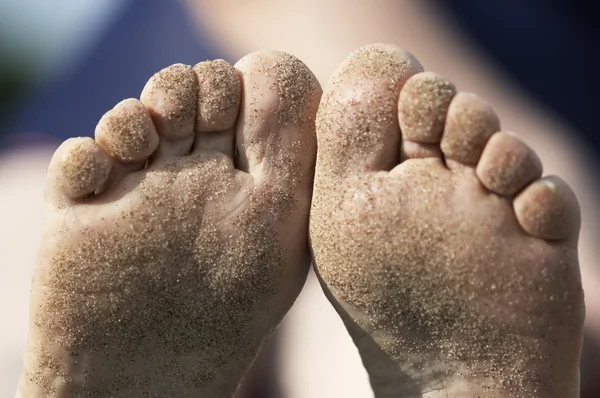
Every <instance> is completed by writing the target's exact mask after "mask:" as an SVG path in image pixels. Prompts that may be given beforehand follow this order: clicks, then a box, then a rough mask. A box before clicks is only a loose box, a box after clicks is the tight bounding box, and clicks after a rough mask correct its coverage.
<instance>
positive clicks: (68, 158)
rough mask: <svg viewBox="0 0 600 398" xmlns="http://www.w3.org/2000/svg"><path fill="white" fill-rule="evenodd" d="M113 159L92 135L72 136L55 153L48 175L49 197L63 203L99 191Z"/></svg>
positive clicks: (50, 200)
mask: <svg viewBox="0 0 600 398" xmlns="http://www.w3.org/2000/svg"><path fill="white" fill-rule="evenodd" d="M112 167H113V160H112V159H111V157H110V156H109V155H108V154H107V153H106V152H105V151H104V150H103V149H102V148H100V146H99V145H98V144H97V143H96V141H94V140H93V139H91V138H89V137H83V138H70V139H68V140H67V141H65V142H64V143H63V144H62V145H61V146H60V147H59V148H58V149H57V150H56V152H55V153H54V155H53V156H52V160H51V161H50V166H49V167H48V173H47V177H46V199H47V200H48V201H49V202H51V203H53V204H55V205H57V206H62V205H65V204H67V203H68V202H69V201H70V200H77V199H81V198H83V197H84V196H87V195H89V194H92V193H94V192H97V191H100V190H101V189H102V188H103V186H104V184H105V183H106V180H107V179H108V176H109V175H110V172H111V170H112Z"/></svg>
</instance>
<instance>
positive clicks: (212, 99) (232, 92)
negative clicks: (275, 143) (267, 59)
mask: <svg viewBox="0 0 600 398" xmlns="http://www.w3.org/2000/svg"><path fill="white" fill-rule="evenodd" d="M194 72H195V73H196V76H197V79H198V94H197V95H198V101H197V102H198V109H197V116H196V141H195V142H194V150H195V151H200V150H204V151H218V152H222V153H224V154H226V155H227V156H228V157H229V158H231V159H232V161H233V155H234V137H235V132H234V130H235V122H236V120H237V118H238V112H239V108H240V101H241V82H240V77H239V75H238V72H237V71H236V69H235V68H234V67H233V66H232V65H231V64H229V63H228V62H226V61H224V60H222V59H218V60H215V61H205V62H201V63H199V64H197V65H196V66H194Z"/></svg>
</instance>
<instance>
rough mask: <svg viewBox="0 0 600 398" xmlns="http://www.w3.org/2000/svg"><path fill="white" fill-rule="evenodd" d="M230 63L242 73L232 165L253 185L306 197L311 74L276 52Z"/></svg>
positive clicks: (314, 90) (317, 94) (316, 96)
mask: <svg viewBox="0 0 600 398" xmlns="http://www.w3.org/2000/svg"><path fill="white" fill-rule="evenodd" d="M235 67H236V68H237V69H238V70H239V71H240V74H241V77H242V102H241V106H240V114H239V116H238V122H237V127H236V137H235V138H236V146H237V149H238V151H237V156H236V167H237V168H239V169H241V170H243V171H246V172H248V173H250V174H251V175H252V176H253V177H254V181H255V184H256V186H263V187H264V186H265V185H268V186H270V187H272V188H277V189H279V190H286V191H287V192H290V191H293V190H296V191H300V192H301V195H302V196H303V197H304V198H306V199H309V196H310V190H311V187H312V178H313V174H314V163H315V154H316V138H315V115H316V112H317V107H318V105H319V100H320V98H321V88H320V86H319V83H318V81H317V79H316V78H315V76H314V75H313V74H312V72H311V71H310V70H309V69H308V68H307V67H306V65H304V64H303V63H302V62H301V61H299V60H298V59H297V58H295V57H294V56H292V55H289V54H286V53H282V52H275V51H268V52H256V53H253V54H250V55H247V56H246V57H244V58H242V59H241V60H240V61H239V62H238V63H237V64H236V65H235Z"/></svg>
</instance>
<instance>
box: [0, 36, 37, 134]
mask: <svg viewBox="0 0 600 398" xmlns="http://www.w3.org/2000/svg"><path fill="white" fill-rule="evenodd" d="M27 58H29V57H27V56H26V55H25V54H15V53H14V52H13V53H11V52H9V51H7V50H6V48H3V46H2V43H1V42H0V132H2V131H3V130H4V129H5V128H6V123H7V122H8V120H9V118H10V115H11V113H12V112H13V111H14V110H15V109H16V107H17V106H18V104H19V103H20V102H21V100H22V99H23V96H24V94H25V93H26V92H27V90H28V89H29V88H30V87H31V85H32V82H33V77H34V71H33V68H32V67H31V65H33V63H32V62H31V60H28V59H27Z"/></svg>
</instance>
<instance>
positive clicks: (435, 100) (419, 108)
mask: <svg viewBox="0 0 600 398" xmlns="http://www.w3.org/2000/svg"><path fill="white" fill-rule="evenodd" d="M455 94H456V88H455V87H454V85H453V84H452V83H451V82H450V81H449V80H448V79H445V78H443V77H442V76H439V75H436V74H435V73H431V72H423V73H417V74H416V75H414V76H412V77H411V78H410V79H408V81H407V82H406V84H405V85H404V88H402V91H400V99H399V100H398V122H399V124H400V130H401V132H402V154H401V155H402V156H401V157H402V159H403V160H404V159H412V158H423V157H439V156H441V151H440V148H439V142H440V140H441V138H442V133H443V131H444V124H445V122H446V114H447V113H448V108H449V106H450V102H451V101H452V98H454V95H455Z"/></svg>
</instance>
